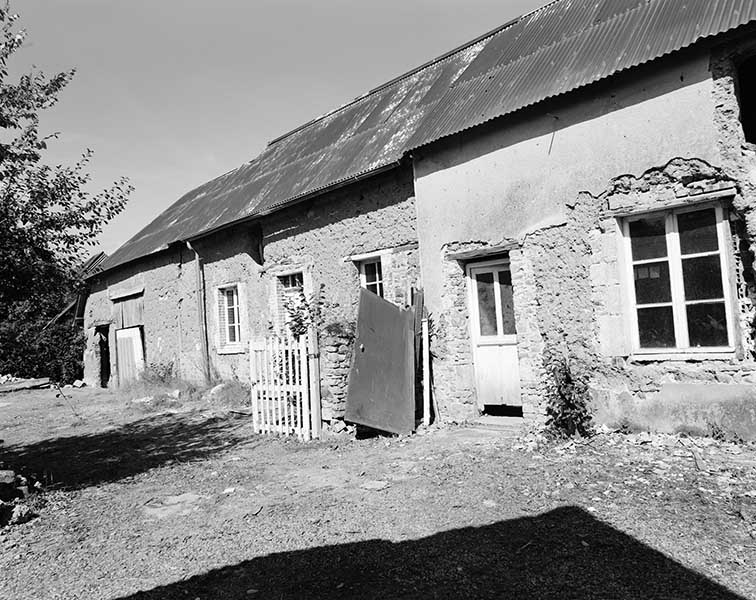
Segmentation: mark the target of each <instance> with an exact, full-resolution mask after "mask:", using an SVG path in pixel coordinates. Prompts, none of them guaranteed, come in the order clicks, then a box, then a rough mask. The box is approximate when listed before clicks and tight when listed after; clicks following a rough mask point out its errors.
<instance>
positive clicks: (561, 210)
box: [416, 40, 756, 425]
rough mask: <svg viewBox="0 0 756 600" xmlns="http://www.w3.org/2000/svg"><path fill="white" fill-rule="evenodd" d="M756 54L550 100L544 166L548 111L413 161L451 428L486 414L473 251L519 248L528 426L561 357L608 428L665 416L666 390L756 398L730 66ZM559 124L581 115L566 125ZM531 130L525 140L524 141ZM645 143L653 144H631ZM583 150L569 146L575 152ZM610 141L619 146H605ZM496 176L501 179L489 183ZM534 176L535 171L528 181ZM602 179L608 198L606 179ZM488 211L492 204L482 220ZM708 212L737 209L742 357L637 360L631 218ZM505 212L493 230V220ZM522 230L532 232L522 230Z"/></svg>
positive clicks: (700, 58) (733, 259)
mask: <svg viewBox="0 0 756 600" xmlns="http://www.w3.org/2000/svg"><path fill="white" fill-rule="evenodd" d="M754 48H756V44H753V43H751V42H738V41H737V40H728V41H727V43H726V44H725V45H724V46H723V47H722V48H718V49H714V51H713V53H712V52H710V51H709V50H708V49H705V50H701V49H700V48H699V49H698V50H696V51H691V52H690V53H687V54H684V55H680V56H678V57H673V58H669V59H666V60H665V61H662V63H664V64H660V65H659V66H657V70H656V72H655V74H654V75H650V74H649V73H648V72H647V71H644V70H637V71H635V72H634V73H633V74H627V75H622V76H620V77H617V78H615V80H614V83H611V82H608V83H607V84H606V85H605V86H596V87H595V88H594V92H593V93H592V94H591V93H589V92H588V91H587V90H586V92H585V93H584V94H582V95H574V96H573V99H572V100H570V99H567V98H566V99H564V100H562V101H554V102H552V103H551V104H552V105H551V110H549V111H548V112H549V114H552V115H558V116H559V117H560V121H561V125H562V126H563V127H564V129H557V130H555V133H554V137H553V138H552V139H553V141H554V152H553V153H552V151H551V148H550V149H549V152H548V153H544V154H543V155H541V156H540V157H537V158H535V151H536V150H537V149H538V146H539V142H540V140H541V138H542V133H543V128H542V127H541V126H540V125H539V120H540V118H541V117H540V113H539V114H538V115H536V112H538V111H537V110H536V109H533V110H532V111H531V113H532V114H531V115H530V116H529V117H528V116H527V115H523V116H521V117H520V118H513V119H512V121H513V123H512V126H511V127H512V128H511V129H510V130H507V124H506V123H505V122H502V123H501V124H499V125H496V126H495V125H493V124H492V125H490V126H488V129H487V130H486V131H483V132H482V134H481V135H480V136H479V137H478V138H477V139H475V138H474V136H473V133H469V134H464V135H463V136H459V139H457V140H455V141H454V142H443V143H441V144H439V145H438V146H437V147H436V148H433V149H431V150H426V151H425V152H424V153H423V155H422V156H420V157H419V158H418V160H419V161H420V165H419V166H417V167H416V173H417V174H418V177H419V180H418V181H417V182H416V192H417V194H418V211H419V223H420V230H419V237H420V243H421V251H422V264H423V275H424V278H425V280H426V281H425V283H426V290H428V291H429V294H428V298H429V304H430V306H431V310H432V313H433V318H434V325H435V327H434V330H433V351H434V356H435V362H434V379H435V383H436V391H437V394H438V398H439V402H440V404H441V410H442V416H444V417H446V418H448V419H455V420H464V419H469V418H473V417H475V416H476V415H477V414H478V408H477V406H476V403H475V391H474V376H473V373H474V369H473V361H472V351H471V343H470V332H469V322H468V310H469V309H468V298H467V289H466V281H465V272H464V267H465V264H466V263H465V262H463V261H456V260H451V259H450V257H451V258H453V255H457V254H458V253H459V252H460V251H466V250H471V249H484V248H501V247H508V248H510V249H509V251H508V252H506V253H504V254H503V256H506V257H507V258H508V259H509V261H510V268H511V272H512V281H513V288H514V306H515V318H516V324H517V334H518V355H519V356H518V357H519V368H520V381H521V390H522V400H523V414H524V416H525V417H526V418H528V419H530V420H535V421H539V420H541V421H542V420H543V419H544V408H545V407H544V392H545V384H546V382H547V379H548V373H547V366H548V365H546V364H545V362H544V360H545V357H546V356H548V355H549V354H554V353H556V354H565V355H567V356H569V357H570V359H571V361H572V362H573V364H574V365H575V368H576V369H579V370H581V371H583V372H585V373H587V374H588V375H589V376H590V381H591V393H592V397H593V402H594V408H595V409H596V410H597V416H598V418H599V420H604V421H607V422H608V421H613V423H612V424H615V425H616V424H618V422H619V421H621V420H624V419H628V418H629V419H630V420H632V418H633V417H636V418H637V419H636V420H639V421H642V420H643V419H644V418H646V419H647V418H648V415H649V414H651V413H652V412H653V411H655V410H658V409H657V408H656V407H657V405H658V402H657V399H658V398H659V397H660V393H661V392H662V389H663V388H665V386H667V387H669V386H670V385H672V386H674V385H683V386H684V385H687V384H701V385H708V384H720V385H721V384H756V361H754V348H755V346H754V316H755V315H754V305H755V304H754V301H755V300H756V296H755V292H756V285H755V282H754V273H753V268H752V266H753V260H754V259H753V251H754V242H753V240H754V239H756V215H755V213H754V212H753V208H754V207H756V147H754V146H753V145H751V144H747V143H745V140H744V139H743V134H742V130H741V128H740V124H739V123H738V110H739V108H738V102H737V96H736V84H735V80H734V70H735V67H734V65H735V64H736V61H737V60H738V58H739V57H740V56H743V55H745V54H747V53H749V52H752V51H753V49H754ZM709 61H710V65H709V66H708V67H707V66H706V65H707V64H709ZM667 69H668V71H667ZM677 69H679V74H678V76H677V82H678V84H677V87H676V86H675V84H674V83H673V81H672V78H671V77H670V78H669V79H668V80H667V79H666V78H667V76H668V75H672V74H673V73H674V72H675V70H677ZM665 72H666V73H667V75H665ZM631 81H633V82H634V83H632V84H631V83H630V82H631ZM633 86H635V88H636V90H641V89H642V92H641V91H636V92H632V94H636V98H639V96H642V97H643V100H640V101H639V102H638V103H637V104H635V105H633V106H632V108H630V107H629V106H628V105H625V104H624V103H625V102H626V99H625V97H623V96H620V94H619V93H617V98H616V100H614V98H615V96H614V94H612V96H611V97H612V99H613V102H615V104H614V106H611V105H610V106H611V108H610V109H609V110H608V111H607V112H606V113H601V114H598V115H596V114H591V106H593V105H595V104H596V103H597V102H598V101H599V98H600V97H601V96H602V95H603V94H605V93H607V90H611V89H613V90H624V93H625V94H627V93H631V92H630V91H629V90H630V89H631V88H632V87H633ZM578 106H580V107H581V108H578ZM543 110H546V109H543ZM541 112H543V111H541ZM565 114H571V115H572V117H571V120H569V122H568V123H565V122H564V117H563V115H565ZM581 114H582V115H583V117H584V120H581V117H580V115H581ZM694 115H695V120H693V121H690V120H689V117H692V116H694ZM528 119H530V121H531V122H532V135H531V136H529V135H528V134H527V133H525V130H526V129H527V127H526V123H527V121H528ZM688 123H689V125H688ZM625 127H626V128H627V133H625V130H624V129H623V128H625ZM484 129H485V128H484ZM570 129H574V130H575V132H574V133H570V131H569V130H570ZM632 129H635V131H634V132H633V133H632V134H630V131H631V130H632ZM589 131H591V132H592V133H588V132H589ZM638 131H643V132H645V134H644V136H641V137H639V138H637V139H636V138H633V137H631V136H634V135H635V133H637V132H638ZM515 132H519V135H515ZM607 132H611V133H612V135H611V136H609V135H607ZM573 136H575V143H574V144H573V145H570V144H569V143H568V140H570V141H571V138H572V137H573ZM462 138H465V139H462ZM560 138H562V141H561V142H560ZM594 141H595V143H596V144H597V145H598V146H601V147H602V148H603V153H604V155H603V156H602V157H601V159H600V160H599V159H594V160H592V161H590V162H585V163H583V162H580V161H582V160H584V159H585V158H586V157H585V153H586V151H585V150H584V149H582V148H581V147H580V146H581V145H583V146H584V145H591V144H593V143H594ZM604 141H610V143H611V145H610V146H606V147H604V145H603V144H604ZM557 144H560V148H559V149H558V152H559V154H557ZM530 146H533V148H530ZM639 152H640V154H639ZM649 159H655V160H656V161H658V162H656V163H653V162H651V163H649V162H647V161H648V160H649ZM623 160H624V165H623ZM644 162H645V166H644V167H643V168H641V169H638V167H639V166H641V165H644ZM507 163H508V164H509V166H507ZM572 163H575V164H574V166H573V167H572V168H571V169H570V174H571V179H569V181H567V180H565V181H562V180H561V179H560V178H561V173H562V171H563V169H564V168H565V164H572ZM492 165H498V166H497V168H496V169H495V170H494V171H491V167H492ZM534 165H538V166H539V168H538V169H536V170H534V169H533V167H534ZM554 169H556V172H557V178H556V179H554V178H553V177H552V174H553V173H554ZM610 169H614V170H613V171H611V170H610ZM511 170H517V171H518V173H517V174H516V175H515V174H510V178H509V180H508V179H507V178H506V177H505V174H506V173H507V172H508V171H511ZM628 173H629V174H628ZM473 175H474V176H473ZM602 175H603V176H604V177H605V179H604V180H603V181H604V183H603V184H602V186H601V187H599V186H597V185H596V184H597V176H602ZM528 178H529V179H528ZM525 179H527V181H526V180H525ZM541 179H543V180H547V181H548V183H545V182H540V180H541ZM531 180H532V181H531ZM514 181H516V182H518V183H517V186H518V187H515V186H514ZM548 187H550V188H553V189H550V191H549V194H548V195H547V196H543V195H542V194H541V193H540V192H539V191H538V188H542V189H543V188H548ZM602 188H603V189H602ZM521 189H527V190H529V191H530V193H531V194H532V195H531V196H530V198H531V199H532V200H533V206H534V210H533V212H531V213H530V215H529V216H528V217H525V216H523V215H522V214H520V213H519V212H517V211H519V210H520V209H521V204H522V199H521V198H520V197H519V192H520V190H521ZM497 196H498V200H497V199H496V198H497ZM478 197H481V198H487V199H488V200H486V201H485V202H484V203H485V204H486V206H487V208H481V211H482V212H479V211H478V208H477V198H478ZM460 198H464V199H465V200H466V206H465V210H464V212H463V213H460V212H459V211H458V210H455V208H454V203H455V202H459V200H460ZM707 200H716V201H718V202H721V203H722V204H723V205H724V206H725V207H726V208H727V209H728V210H729V216H730V219H729V229H730V239H731V241H732V243H731V244H730V245H729V247H728V248H726V249H724V251H725V252H727V253H728V258H729V265H730V270H731V272H730V273H728V276H729V279H730V281H732V282H733V289H734V291H733V297H734V298H733V307H734V308H733V312H734V317H735V319H734V320H735V322H736V323H735V325H736V343H735V350H734V352H731V353H729V354H722V355H716V356H715V355H706V354H701V355H696V356H691V355H684V354H678V355H677V356H674V355H672V354H674V353H670V354H671V355H668V356H663V357H659V358H658V359H650V358H648V357H643V358H639V357H638V356H634V355H633V349H632V343H631V340H632V336H631V331H630V323H629V322H630V319H629V317H628V315H629V311H630V310H632V309H631V307H629V300H628V293H627V292H628V290H627V286H628V285H632V282H628V281H627V277H626V276H624V272H625V270H627V268H628V267H627V265H626V263H625V256H624V252H625V250H624V248H623V241H622V235H621V232H620V224H621V222H622V218H623V217H624V216H626V215H628V214H634V213H641V212H645V211H652V210H659V209H664V208H671V207H680V206H685V205H687V204H694V203H698V202H703V201H707ZM549 203H550V206H551V207H550V208H545V207H546V205H547V204H549ZM444 211H446V212H444ZM496 211H498V212H499V213H500V214H499V218H497V219H494V218H491V217H490V216H489V215H490V214H492V213H495V212H496ZM515 213H517V214H515ZM436 214H443V215H446V216H444V217H441V216H440V217H436ZM510 214H511V215H512V218H511V219H510V218H509V215H510ZM449 215H453V217H451V218H450V217H449ZM549 215H553V216H556V215H558V216H559V218H552V219H550V218H549ZM454 219H458V221H459V220H461V222H455V221H454ZM539 220H540V224H539ZM524 221H527V222H528V223H527V224H523V225H522V226H518V225H517V223H519V222H524ZM476 228H477V232H476ZM444 238H445V239H444ZM439 244H440V245H439ZM437 273H440V275H437ZM707 389H709V388H707ZM714 389H716V388H714ZM712 394H713V395H714V396H717V395H718V393H717V392H712ZM712 402H714V400H712ZM717 410H718V409H717ZM643 415H646V416H645V417H644V416H643ZM712 418H719V417H716V416H715V417H712ZM678 425H679V424H678Z"/></svg>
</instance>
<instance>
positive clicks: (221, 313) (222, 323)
mask: <svg viewBox="0 0 756 600" xmlns="http://www.w3.org/2000/svg"><path fill="white" fill-rule="evenodd" d="M226 308H227V307H226V294H225V290H218V341H219V342H220V347H221V348H223V346H225V345H227V344H228V321H227V319H226V314H227V311H226Z"/></svg>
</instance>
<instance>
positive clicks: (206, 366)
mask: <svg viewBox="0 0 756 600" xmlns="http://www.w3.org/2000/svg"><path fill="white" fill-rule="evenodd" d="M186 247H187V248H189V250H191V251H192V252H194V256H195V261H194V265H195V270H196V272H197V289H196V292H197V319H198V321H199V331H200V348H201V350H202V371H203V375H204V377H205V385H210V353H209V351H208V345H207V315H206V314H205V267H204V264H203V262H202V257H200V255H199V252H198V251H197V249H196V248H193V247H192V244H191V242H186Z"/></svg>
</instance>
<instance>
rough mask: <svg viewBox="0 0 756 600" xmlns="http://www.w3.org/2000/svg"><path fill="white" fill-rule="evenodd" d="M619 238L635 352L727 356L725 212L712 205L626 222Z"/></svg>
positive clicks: (729, 331) (729, 335) (728, 305)
mask: <svg viewBox="0 0 756 600" xmlns="http://www.w3.org/2000/svg"><path fill="white" fill-rule="evenodd" d="M624 235H625V243H626V248H627V253H628V258H629V263H630V264H629V267H630V269H629V270H630V276H631V282H632V285H630V286H629V287H630V293H631V301H632V305H633V306H632V324H633V336H634V338H635V339H634V346H635V349H636V351H638V352H640V353H646V352H650V353H654V352H664V351H666V352H669V351H678V350H679V351H684V352H685V351H690V352H696V351H703V350H706V351H709V352H710V351H717V350H722V351H724V350H729V349H731V347H732V345H733V333H732V307H731V303H730V282H729V278H728V269H727V252H726V249H727V240H728V239H729V234H728V231H727V221H726V213H725V209H724V208H723V207H722V206H721V205H720V204H716V205H710V206H703V207H701V206H699V207H693V208H691V207H687V208H684V209H678V210H672V211H666V212H658V213H649V214H645V215H643V216H638V217H631V218H627V219H625V221H624Z"/></svg>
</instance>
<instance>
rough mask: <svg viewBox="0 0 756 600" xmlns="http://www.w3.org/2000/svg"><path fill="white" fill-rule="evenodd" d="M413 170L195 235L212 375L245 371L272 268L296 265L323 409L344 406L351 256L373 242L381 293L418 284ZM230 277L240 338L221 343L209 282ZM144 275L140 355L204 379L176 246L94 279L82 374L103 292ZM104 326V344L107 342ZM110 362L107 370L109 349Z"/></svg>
mask: <svg viewBox="0 0 756 600" xmlns="http://www.w3.org/2000/svg"><path fill="white" fill-rule="evenodd" d="M415 222H416V217H415V206H414V197H413V181H412V174H411V170H410V169H409V168H407V167H403V168H400V169H396V170H394V171H392V172H390V173H387V174H383V175H380V176H376V177H373V178H371V179H370V180H366V181H364V182H361V183H358V184H353V185H350V186H347V187H345V188H343V189H341V190H338V191H334V192H331V193H328V194H324V195H322V196H320V197H318V198H316V199H313V200H309V201H306V202H303V203H301V204H298V205H296V206H293V207H290V208H287V209H284V210H282V211H280V212H277V213H274V214H272V215H270V216H268V217H265V218H263V219H261V220H260V221H259V222H257V223H254V224H240V225H238V226H236V227H233V228H230V229H228V230H225V231H223V232H220V233H217V234H214V235H211V236H208V237H206V238H203V239H200V240H198V241H196V242H194V243H193V247H194V248H195V249H196V250H197V251H198V252H199V254H200V256H201V258H202V262H203V270H204V279H205V295H206V298H205V302H206V304H205V320H206V325H207V336H208V346H209V354H210V363H211V374H212V376H213V378H214V379H232V378H238V379H242V380H245V379H248V378H249V352H248V346H249V341H250V340H251V339H254V338H259V337H262V336H265V335H268V334H270V333H271V332H273V331H274V330H276V328H280V325H281V323H282V319H281V315H280V314H279V313H280V306H279V302H278V298H279V296H280V293H279V292H280V290H279V283H278V276H279V275H280V274H282V273H289V272H292V271H302V272H303V274H304V287H305V293H306V295H307V296H308V297H309V300H310V302H311V304H312V305H313V306H317V308H318V314H319V316H318V319H317V320H318V329H319V338H320V344H321V375H322V396H323V417H324V419H332V418H338V417H340V416H342V415H343V412H344V408H345V401H346V384H347V379H348V375H349V367H350V360H351V347H352V340H353V336H354V331H355V324H356V318H357V305H358V298H359V289H360V279H359V270H358V267H357V266H356V264H355V263H354V262H352V261H351V260H349V258H348V257H351V256H355V255H362V254H371V253H376V254H380V256H381V261H382V267H383V279H384V289H385V297H386V298H387V299H389V300H392V301H394V302H396V303H397V304H400V305H404V304H406V303H407V302H408V294H409V290H410V288H411V287H412V286H415V287H417V286H419V281H420V276H419V266H418V263H419V261H418V245H417V233H416V226H415ZM234 284H236V285H238V286H239V291H240V302H241V311H240V312H241V322H242V328H241V337H242V339H241V342H242V343H241V345H240V347H239V348H238V349H236V350H233V351H228V350H223V349H221V348H219V328H218V319H217V314H218V309H217V295H218V288H219V287H223V286H227V285H234ZM140 286H141V287H143V288H144V292H143V298H144V339H145V361H146V363H148V364H149V363H151V362H155V363H162V364H166V363H168V362H173V364H174V366H175V369H176V372H177V374H178V375H179V376H181V377H183V378H186V379H191V380H201V379H202V354H201V346H200V343H201V342H200V333H199V331H200V329H199V327H200V326H199V317H198V311H197V296H196V264H195V255H194V252H193V251H191V250H189V249H188V248H186V247H185V246H181V247H178V246H177V247H176V248H175V249H171V250H168V251H164V252H161V253H159V254H156V255H153V256H151V257H147V258H145V259H142V260H139V261H135V262H134V263H130V264H128V265H125V266H123V267H120V268H118V269H115V270H113V271H111V272H108V273H106V274H104V275H103V276H100V277H99V278H98V279H97V280H95V281H93V287H92V293H91V295H90V297H89V300H88V302H87V310H86V317H85V327H86V328H87V331H88V340H89V341H88V345H87V351H86V354H85V361H86V363H87V369H86V371H87V382H88V384H89V385H96V382H97V381H98V378H99V362H98V349H97V347H96V336H95V335H94V328H95V327H96V326H97V325H102V324H108V323H112V321H113V316H112V310H113V303H112V302H111V300H110V299H109V294H112V293H114V292H115V291H117V290H121V289H129V288H134V287H140ZM114 333H115V332H114V328H113V327H111V338H112V339H111V348H114V347H115V340H114ZM111 357H112V358H113V372H114V373H115V352H114V351H112V352H111Z"/></svg>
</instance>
